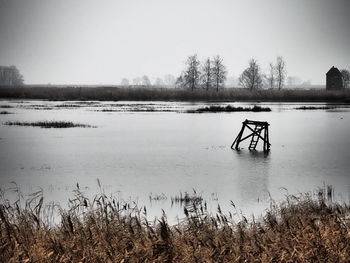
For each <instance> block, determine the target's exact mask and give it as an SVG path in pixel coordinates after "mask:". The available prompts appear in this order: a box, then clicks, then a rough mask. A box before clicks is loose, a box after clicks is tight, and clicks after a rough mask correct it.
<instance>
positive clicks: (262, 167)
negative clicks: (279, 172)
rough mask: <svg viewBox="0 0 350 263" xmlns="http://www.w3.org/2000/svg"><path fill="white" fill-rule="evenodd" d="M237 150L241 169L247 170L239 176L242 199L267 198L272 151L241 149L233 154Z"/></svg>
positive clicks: (250, 200) (246, 200) (252, 201)
mask: <svg viewBox="0 0 350 263" xmlns="http://www.w3.org/2000/svg"><path fill="white" fill-rule="evenodd" d="M235 152H236V153H237V156H238V162H237V164H238V165H239V170H240V171H246V172H244V173H243V175H242V176H239V177H238V178H239V180H238V185H239V195H240V196H241V198H242V200H245V202H251V203H254V202H257V200H260V199H266V196H267V194H268V186H269V178H268V177H269V165H270V154H271V152H264V151H247V150H245V151H243V150H239V151H234V153H233V154H235ZM252 166H253V167H252Z"/></svg>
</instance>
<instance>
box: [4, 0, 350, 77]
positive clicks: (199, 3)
mask: <svg viewBox="0 0 350 263" xmlns="http://www.w3.org/2000/svg"><path fill="white" fill-rule="evenodd" d="M349 26H350V1H348V0H307V1H305V0H264V1H262V0H244V1H243V0H241V1H236V0H114V1H113V0H103V1H98V0H23V1H20V0H0V65H16V66H17V67H18V68H19V70H20V71H21V72H22V74H23V75H24V79H25V83H27V84H33V83H36V84H40V83H42V84H46V83H52V84H119V83H120V80H121V79H122V78H124V77H126V78H129V79H130V80H131V79H132V78H133V77H136V76H141V75H148V76H149V77H150V78H151V79H152V78H154V77H158V76H159V77H163V75H165V74H168V73H171V74H173V75H178V74H179V73H180V72H181V70H182V69H183V67H184V62H185V60H186V57H187V56H188V55H191V54H194V53H197V54H198V56H199V58H201V60H204V59H205V58H206V57H208V56H210V57H212V56H214V55H217V54H219V55H221V56H223V57H224V63H225V65H226V66H227V69H228V71H229V75H230V76H231V75H234V76H235V77H238V75H239V74H240V73H241V72H242V71H243V70H244V68H245V67H246V66H247V64H248V60H249V59H250V58H252V57H254V58H256V59H257V60H258V62H259V64H260V65H261V67H262V69H267V67H268V63H269V62H274V61H275V59H276V56H278V55H280V56H283V57H284V58H285V60H286V62H287V71H288V74H289V75H293V76H299V77H300V78H302V79H304V80H308V79H310V80H311V81H312V82H313V83H314V84H324V83H325V73H326V71H327V70H328V69H329V68H330V67H331V66H333V65H334V66H337V67H339V68H350V33H349V32H350V30H349Z"/></svg>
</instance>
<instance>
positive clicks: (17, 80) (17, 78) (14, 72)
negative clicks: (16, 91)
mask: <svg viewBox="0 0 350 263" xmlns="http://www.w3.org/2000/svg"><path fill="white" fill-rule="evenodd" d="M0 85H23V76H22V75H21V74H20V72H19V70H18V69H17V68H16V67H15V66H10V67H5V66H0Z"/></svg>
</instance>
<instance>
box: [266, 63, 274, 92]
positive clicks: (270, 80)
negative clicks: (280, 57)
mask: <svg viewBox="0 0 350 263" xmlns="http://www.w3.org/2000/svg"><path fill="white" fill-rule="evenodd" d="M275 71H276V69H275V66H274V65H273V64H272V63H270V64H269V72H268V74H267V76H266V80H267V85H268V87H269V88H270V89H273V88H274V87H275V84H276V76H275Z"/></svg>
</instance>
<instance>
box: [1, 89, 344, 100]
mask: <svg viewBox="0 0 350 263" xmlns="http://www.w3.org/2000/svg"><path fill="white" fill-rule="evenodd" d="M0 98H4V99H44V100H55V101H67V100H74V101H91V100H97V101H212V102H225V101H278V102H290V101H297V102H301V101H303V102H346V103H348V102H350V90H349V89H344V90H340V91H329V90H326V89H312V90H311V89H309V90H306V89H281V90H278V89H259V90H249V89H244V88H225V89H221V90H219V91H214V90H209V91H206V90H204V89H196V90H194V91H191V90H187V89H180V88H163V87H157V86H152V87H145V86H128V87H126V86H53V85H51V86H45V85H41V86H40V85H29V86H21V87H6V86H2V87H0Z"/></svg>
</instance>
